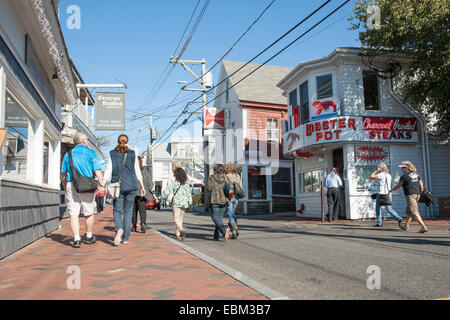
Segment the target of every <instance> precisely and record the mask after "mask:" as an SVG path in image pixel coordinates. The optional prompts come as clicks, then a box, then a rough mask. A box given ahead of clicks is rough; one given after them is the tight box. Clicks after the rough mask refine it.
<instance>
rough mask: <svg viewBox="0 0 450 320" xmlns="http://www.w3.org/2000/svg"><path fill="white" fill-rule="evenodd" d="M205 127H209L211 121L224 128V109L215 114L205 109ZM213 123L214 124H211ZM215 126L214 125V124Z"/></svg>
mask: <svg viewBox="0 0 450 320" xmlns="http://www.w3.org/2000/svg"><path fill="white" fill-rule="evenodd" d="M205 122H206V127H207V128H208V127H210V125H211V124H212V123H215V124H217V125H219V126H220V127H223V128H225V110H222V111H219V112H217V113H216V114H212V113H211V112H209V110H208V109H207V110H206V117H205ZM213 125H214V124H213ZM214 127H216V126H214Z"/></svg>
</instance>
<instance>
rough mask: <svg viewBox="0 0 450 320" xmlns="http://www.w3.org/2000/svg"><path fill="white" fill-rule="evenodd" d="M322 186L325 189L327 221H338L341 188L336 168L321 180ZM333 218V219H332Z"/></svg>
mask: <svg viewBox="0 0 450 320" xmlns="http://www.w3.org/2000/svg"><path fill="white" fill-rule="evenodd" d="M323 185H324V186H325V188H327V189H328V190H327V202H328V215H327V218H328V221H329V222H331V221H333V219H334V220H337V219H338V214H339V188H340V187H342V180H341V177H339V175H338V174H337V168H332V169H331V173H330V174H329V175H327V176H326V177H325V179H323ZM333 217H334V218H333Z"/></svg>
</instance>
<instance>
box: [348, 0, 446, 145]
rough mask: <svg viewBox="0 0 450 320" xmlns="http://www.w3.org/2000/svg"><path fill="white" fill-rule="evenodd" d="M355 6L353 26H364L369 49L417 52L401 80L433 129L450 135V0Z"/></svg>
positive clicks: (362, 0) (363, 1) (364, 1)
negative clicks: (449, 2) (449, 1)
mask: <svg viewBox="0 0 450 320" xmlns="http://www.w3.org/2000/svg"><path fill="white" fill-rule="evenodd" d="M353 9H354V17H352V18H351V20H352V21H353V23H352V28H353V29H354V30H359V31H360V32H359V38H360V41H361V43H362V47H363V48H366V49H363V51H366V52H365V53H366V54H367V55H369V56H372V57H373V56H377V55H380V54H382V52H383V51H384V52H385V50H386V49H388V50H389V51H391V52H392V51H394V52H399V53H404V54H406V55H408V56H409V57H410V58H411V62H410V64H409V65H408V66H407V67H406V68H404V70H402V72H401V73H400V74H399V75H398V78H399V79H396V82H397V81H398V83H401V84H402V94H403V96H404V97H405V98H406V100H407V101H408V102H409V103H410V104H411V105H412V106H414V107H415V108H416V109H417V110H418V111H419V112H420V113H421V114H422V115H423V117H424V118H425V119H427V120H428V125H429V126H428V127H429V129H431V131H432V133H435V134H439V135H440V136H441V138H443V139H445V140H447V141H448V140H449V139H450V105H449V100H450V99H449V85H448V84H449V80H450V66H449V63H450V49H449V42H450V41H449V40H450V36H449V32H450V31H449V4H448V0H376V1H374V0H372V1H368V0H357V1H356V2H355V5H354V8H353ZM374 9H375V10H374ZM377 14H379V16H378V17H377ZM377 18H379V19H378V21H377ZM377 22H379V24H378V23H377ZM369 48H370V49H369Z"/></svg>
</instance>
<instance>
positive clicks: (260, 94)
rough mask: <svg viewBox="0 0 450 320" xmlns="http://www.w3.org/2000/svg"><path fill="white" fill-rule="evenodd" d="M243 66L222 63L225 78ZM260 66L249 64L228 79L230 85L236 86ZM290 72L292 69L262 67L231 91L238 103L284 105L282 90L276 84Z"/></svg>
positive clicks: (232, 62) (242, 64)
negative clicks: (236, 97) (233, 92)
mask: <svg viewBox="0 0 450 320" xmlns="http://www.w3.org/2000/svg"><path fill="white" fill-rule="evenodd" d="M244 65H245V63H244V62H237V61H223V67H224V69H225V73H226V75H225V77H227V76H228V75H231V74H233V72H235V71H236V70H238V69H239V68H241V67H242V66H244ZM260 66H261V65H260V64H253V63H249V64H248V65H246V66H245V67H244V68H243V69H242V70H240V71H239V72H237V73H236V74H235V75H233V76H232V77H231V78H230V82H231V85H232V86H234V85H236V84H237V83H238V82H239V81H240V80H241V79H242V78H244V77H245V76H246V75H248V74H249V73H250V72H252V71H253V70H255V69H256V68H258V67H260ZM291 71H292V68H288V67H278V66H268V65H263V66H262V67H261V68H260V69H258V71H256V72H255V73H253V74H252V75H250V76H249V77H248V78H246V79H245V80H243V81H242V82H240V83H238V84H237V85H236V86H235V87H233V89H234V91H235V92H236V95H237V96H238V98H239V101H251V102H261V103H270V104H280V105H286V98H285V97H283V95H282V93H283V90H281V89H280V88H278V87H277V83H278V82H279V81H280V80H281V79H283V78H284V77H285V76H286V75H287V74H288V73H289V72H291Z"/></svg>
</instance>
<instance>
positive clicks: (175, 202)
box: [163, 168, 193, 241]
mask: <svg viewBox="0 0 450 320" xmlns="http://www.w3.org/2000/svg"><path fill="white" fill-rule="evenodd" d="M173 176H174V179H173V180H172V181H171V182H170V183H169V186H168V189H167V193H166V194H165V195H164V196H163V197H164V198H166V199H167V198H169V199H171V200H169V201H170V202H171V204H172V212H173V221H174V222H175V227H176V238H177V240H183V241H184V240H186V231H185V230H184V227H183V218H184V214H185V213H186V209H187V208H190V211H191V212H192V211H193V207H192V203H193V202H192V192H191V188H190V187H189V184H188V177H187V174H186V171H184V169H183V168H177V169H175V170H174V172H173Z"/></svg>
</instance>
